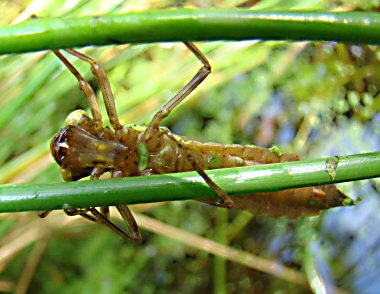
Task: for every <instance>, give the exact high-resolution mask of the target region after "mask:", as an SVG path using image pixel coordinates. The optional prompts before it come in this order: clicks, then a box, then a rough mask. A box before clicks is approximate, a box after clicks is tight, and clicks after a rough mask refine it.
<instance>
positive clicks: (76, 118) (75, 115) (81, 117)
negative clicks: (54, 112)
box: [66, 109, 91, 126]
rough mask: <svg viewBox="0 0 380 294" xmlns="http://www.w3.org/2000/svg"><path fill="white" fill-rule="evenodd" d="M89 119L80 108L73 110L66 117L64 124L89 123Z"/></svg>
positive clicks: (79, 124) (77, 124)
mask: <svg viewBox="0 0 380 294" xmlns="http://www.w3.org/2000/svg"><path fill="white" fill-rule="evenodd" d="M90 121H91V119H90V118H89V116H88V115H87V113H86V111H84V110H82V109H78V110H74V111H73V112H71V113H70V114H69V115H68V117H67V118H66V126H82V125H87V124H89V123H90Z"/></svg>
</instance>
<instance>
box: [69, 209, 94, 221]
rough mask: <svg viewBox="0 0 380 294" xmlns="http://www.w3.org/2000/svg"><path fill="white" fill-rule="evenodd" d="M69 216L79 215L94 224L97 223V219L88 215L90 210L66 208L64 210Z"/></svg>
mask: <svg viewBox="0 0 380 294" xmlns="http://www.w3.org/2000/svg"><path fill="white" fill-rule="evenodd" d="M63 211H64V212H65V213H66V214H67V215H68V216H75V215H79V216H81V217H84V218H85V219H87V220H90V221H92V222H97V220H96V218H94V217H93V216H91V215H89V214H87V212H88V209H79V208H65V209H64V210H63Z"/></svg>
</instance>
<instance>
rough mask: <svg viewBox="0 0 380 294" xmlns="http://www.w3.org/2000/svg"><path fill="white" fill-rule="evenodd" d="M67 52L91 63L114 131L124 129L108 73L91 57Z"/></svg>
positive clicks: (70, 51)
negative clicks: (118, 114)
mask: <svg viewBox="0 0 380 294" xmlns="http://www.w3.org/2000/svg"><path fill="white" fill-rule="evenodd" d="M66 52H68V53H70V54H71V55H74V56H75V57H78V58H79V59H81V60H83V61H85V62H87V63H89V64H90V65H91V71H92V73H93V74H94V76H95V78H96V79H97V81H98V83H99V86H100V89H101V91H102V94H103V99H104V104H105V106H106V110H107V114H108V117H109V119H110V123H111V125H112V127H113V129H114V130H115V131H116V132H117V131H119V130H121V129H122V125H121V124H120V122H119V118H118V116H117V111H116V106H115V99H114V97H113V93H112V89H111V85H110V82H109V80H108V78H107V75H106V73H105V72H104V70H103V68H102V67H101V66H100V64H98V63H97V62H95V61H94V60H93V59H91V58H90V57H88V56H86V55H84V54H82V53H80V52H78V51H76V50H73V49H67V50H66Z"/></svg>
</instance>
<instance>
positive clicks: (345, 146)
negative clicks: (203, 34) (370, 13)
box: [0, 0, 380, 293]
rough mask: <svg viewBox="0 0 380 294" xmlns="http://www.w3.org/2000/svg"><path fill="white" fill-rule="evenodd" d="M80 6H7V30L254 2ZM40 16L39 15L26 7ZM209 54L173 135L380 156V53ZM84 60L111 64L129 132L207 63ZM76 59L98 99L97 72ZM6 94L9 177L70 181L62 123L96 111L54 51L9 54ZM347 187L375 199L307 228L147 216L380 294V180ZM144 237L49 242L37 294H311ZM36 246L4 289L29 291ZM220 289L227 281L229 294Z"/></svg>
mask: <svg viewBox="0 0 380 294" xmlns="http://www.w3.org/2000/svg"><path fill="white" fill-rule="evenodd" d="M378 2H379V1H370V0H369V1H355V0H350V1H349V0H345V1H313V0H308V1H301V0H292V1H281V0H262V1H247V2H245V3H243V4H244V5H245V6H247V5H250V4H251V5H254V6H253V7H252V9H259V8H265V9H276V10H281V9H283V10H288V9H294V10H295V9H298V10H300V9H301V10H315V9H324V10H329V9H337V8H341V9H350V10H359V9H372V10H378V9H379V3H378ZM37 3H40V6H38V5H37ZM71 3H72V2H70V1H67V2H66V1H44V2H43V1H42V2H38V1H3V2H1V4H0V11H7V13H4V14H3V15H4V16H2V18H1V19H0V23H4V24H6V23H10V22H12V21H13V20H14V19H15V18H16V17H18V16H22V15H23V14H22V12H24V13H25V17H29V16H30V14H36V15H38V16H40V17H48V16H51V17H53V16H54V17H59V16H68V15H70V16H79V15H88V14H106V13H119V12H125V11H128V10H130V9H150V8H166V7H174V6H182V5H192V6H195V7H205V6H218V7H235V6H237V5H242V2H239V1H208V2H207V3H206V2H204V1H189V2H187V1H186V2H175V1H145V2H143V4H141V3H140V2H139V1H100V0H98V1H97V0H95V1H86V0H80V1H76V2H75V4H71ZM33 4H34V5H33ZM27 7H29V10H25V9H26V8H27ZM25 11H26V12H25ZM27 12H28V13H29V16H28V15H27V14H28V13H27ZM199 46H200V48H201V50H202V52H204V53H205V55H206V56H207V57H208V59H209V60H210V62H211V65H212V67H213V73H212V74H211V76H210V77H209V78H207V80H206V81H205V82H204V83H203V84H202V85H201V86H200V88H199V90H197V91H196V92H195V93H194V94H192V95H191V98H190V99H188V101H186V102H185V103H183V105H181V106H180V107H178V109H176V110H175V111H174V112H173V114H172V115H171V116H170V117H169V118H167V119H166V120H165V124H166V125H167V126H168V127H169V128H171V129H172V130H173V131H174V132H176V133H178V134H181V135H185V136H189V137H192V138H194V139H198V140H201V141H216V142H221V143H239V144H253V143H254V144H257V145H261V146H270V145H272V144H277V145H279V146H280V147H281V149H282V150H284V151H288V152H295V153H298V154H300V155H301V156H303V157H308V158H309V157H310V158H317V157H322V156H329V155H343V154H352V153H359V152H368V151H376V150H378V149H379V148H378V146H379V143H380V142H379V141H380V140H379V138H380V128H379V127H378V126H379V124H380V114H379V109H380V98H379V93H380V83H379V79H380V76H379V72H380V68H379V67H380V61H379V57H380V54H379V53H380V51H379V49H378V48H377V47H373V46H355V45H345V44H336V43H333V42H328V43H306V42H305V43H288V42H239V43H221V42H215V43H207V44H206V43H205V44H200V45H199ZM82 51H83V52H85V53H86V54H88V55H89V56H91V57H93V58H94V59H95V60H97V61H99V63H101V64H102V65H104V68H105V70H106V72H107V74H108V76H109V79H110V81H111V85H112V88H113V90H114V93H115V96H116V103H117V108H118V110H119V114H120V116H121V118H122V122H123V123H140V124H142V123H147V122H149V120H150V119H151V118H152V116H153V115H154V113H155V111H157V110H158V109H159V107H160V106H161V105H163V104H164V102H165V101H168V99H170V98H171V97H172V96H173V95H174V94H175V92H176V91H178V90H179V89H180V88H181V86H182V85H183V84H184V83H185V81H187V80H189V79H190V78H191V77H192V75H193V74H194V73H195V72H196V70H197V69H198V68H199V67H200V64H198V63H197V61H196V60H195V59H194V58H193V56H192V55H191V54H190V53H189V52H188V51H187V50H186V48H185V47H184V46H183V45H181V44H152V45H135V46H109V47H101V48H86V49H82ZM74 64H75V66H77V68H78V69H79V71H80V72H81V73H83V75H84V76H85V77H86V78H87V79H88V80H89V82H90V83H91V84H92V85H93V87H94V89H95V90H96V91H97V90H98V86H97V84H96V82H95V80H94V78H93V77H92V75H91V73H90V70H89V68H88V67H87V66H86V64H83V63H80V62H78V61H74ZM0 92H1V96H2V99H1V100H0V138H1V148H0V182H3V183H6V182H20V181H28V182H58V181H61V180H60V176H59V172H58V167H57V166H56V165H55V164H53V163H52V162H51V160H50V159H49V155H48V152H49V141H50V138H51V137H52V136H53V134H54V133H55V132H56V131H58V130H59V129H60V128H61V127H63V125H64V119H65V118H66V116H67V115H68V114H69V113H70V111H72V110H75V109H78V108H83V109H87V110H88V107H87V104H86V101H85V99H84V97H83V95H82V93H81V92H80V91H79V89H78V87H77V84H76V81H75V79H74V78H73V77H72V76H71V75H70V74H69V72H68V71H67V70H66V69H65V68H64V66H62V64H60V62H59V61H58V60H57V58H56V57H55V56H54V55H53V54H50V53H48V52H39V53H30V54H23V55H17V56H3V57H1V58H0ZM97 92H98V91H97ZM103 111H104V109H103ZM104 117H105V112H104ZM342 189H344V191H345V192H346V193H347V194H349V195H352V196H354V197H355V196H357V197H358V196H360V197H362V198H363V201H362V202H361V203H360V204H359V205H357V206H356V207H353V208H342V209H336V210H333V211H331V212H327V213H326V214H325V215H323V216H322V217H318V218H309V219H303V220H297V221H293V220H286V219H270V218H267V217H261V216H255V217H253V216H252V215H250V214H247V213H245V212H239V211H235V210H232V211H229V212H228V215H227V217H217V215H216V211H217V210H218V209H216V208H213V207H208V206H206V205H202V204H199V203H190V202H188V203H168V204H166V205H163V206H159V207H155V208H152V209H149V210H148V211H147V212H145V213H146V214H147V215H149V216H152V217H154V218H157V219H159V220H161V221H163V222H166V223H169V224H171V225H173V226H175V227H178V228H181V229H183V230H186V231H191V232H193V233H196V234H198V235H202V236H206V237H208V238H211V239H213V238H214V236H215V231H216V228H220V227H221V226H224V227H226V228H227V229H226V230H224V232H225V234H226V235H225V236H223V232H222V233H221V232H220V231H219V232H218V234H219V237H218V238H219V239H220V240H223V239H225V240H226V242H227V243H229V244H231V245H233V246H234V247H236V248H240V249H243V250H245V251H248V252H250V253H253V254H257V255H260V256H262V257H267V258H273V259H276V260H278V261H280V262H282V263H284V264H286V265H289V266H291V267H293V268H295V269H298V270H300V271H304V272H306V274H307V276H308V278H309V279H310V280H313V279H314V280H315V278H320V279H322V281H324V282H325V284H324V285H328V284H329V283H330V286H333V285H335V286H336V287H340V288H342V289H346V290H348V291H353V292H361V293H374V292H373V289H375V288H374V287H376V286H378V282H377V281H376V273H378V272H377V271H378V270H376V265H377V268H378V265H379V263H380V258H379V256H380V255H379V251H378V249H377V247H378V246H377V244H378V242H379V240H380V235H379V234H374V233H373V232H374V231H376V227H377V225H378V222H379V219H378V217H374V216H376V215H378V213H379V209H380V206H379V191H380V183H379V181H378V180H370V181H363V182H356V183H349V184H345V185H342ZM54 214H58V212H54ZM22 217H23V216H21V217H18V216H16V215H7V216H4V217H2V218H1V222H0V235H1V236H3V238H5V237H6V236H7V235H8V234H10V233H12V230H16V229H17V228H18V227H19V226H21V225H22V224H23V223H22ZM29 217H30V218H31V219H33V218H34V216H29ZM356 222H358V223H360V226H358V225H357V224H356ZM40 226H43V222H40ZM371 229H373V230H371ZM220 234H222V235H220ZM143 236H144V240H145V242H144V244H143V245H140V246H136V245H133V244H129V243H126V242H124V241H123V240H122V239H120V238H119V237H118V236H117V235H114V234H113V233H112V232H110V231H108V230H107V229H106V228H103V227H101V226H97V225H93V224H88V223H87V222H85V221H81V222H77V223H74V224H72V225H70V226H66V227H64V228H60V229H56V230H54V232H53V233H52V235H50V236H49V237H48V239H47V247H46V251H45V252H44V254H43V257H42V259H41V261H40V263H39V265H38V267H37V269H36V272H35V274H34V276H33V279H32V281H31V284H30V286H29V292H30V293H35V292H36V293H52V292H54V293H73V292H78V293H87V292H93V293H123V292H126V293H167V292H176V293H178V292H180V293H193V292H196V291H198V292H199V291H202V292H211V289H214V288H217V289H218V291H220V292H224V291H225V292H228V293H242V292H246V293H273V292H276V291H278V293H281V292H283V293H303V292H304V291H305V289H304V288H301V287H299V286H296V285H293V284H289V283H287V282H285V281H283V280H280V279H278V278H275V277H273V276H271V275H268V274H264V273H260V272H258V271H253V270H251V269H247V268H245V267H244V266H241V265H238V264H235V263H232V262H226V261H222V262H221V263H220V261H219V263H218V266H223V262H224V263H225V267H226V277H225V281H224V277H223V275H224V273H223V271H214V264H213V262H214V261H213V257H212V256H209V255H208V254H207V253H204V252H202V251H199V250H195V249H193V248H188V247H186V246H184V245H182V244H180V243H178V242H175V241H172V240H169V239H167V238H165V237H161V236H159V235H156V234H152V233H149V232H147V231H143ZM215 238H216V236H215ZM3 240H7V239H0V244H2V245H3V243H2V242H4V241H3ZM8 241H9V239H8ZM33 246H34V243H32V244H31V245H29V246H28V247H27V248H26V249H24V250H20V251H18V252H17V254H16V255H15V256H14V257H13V258H12V259H11V261H10V262H8V263H7V264H6V265H5V266H4V265H3V268H1V269H0V271H2V275H1V278H0V281H12V282H14V283H16V284H17V281H18V278H19V275H20V272H21V271H22V269H23V268H24V265H25V263H26V260H27V259H28V256H30V254H31V252H32V248H33ZM364 248H365V249H364ZM0 250H1V247H0ZM370 261H371V262H372V263H370ZM0 263H1V261H0ZM360 264H361V266H360ZM363 265H366V266H367V268H366V267H363ZM326 269H327V270H326ZM368 270H370V271H371V274H368ZM315 272H316V273H318V274H317V276H316V274H315ZM371 277H372V278H371ZM213 283H220V284H218V286H217V287H216V286H215V284H213ZM322 284H323V283H322ZM329 289H331V288H329ZM314 290H315V288H314Z"/></svg>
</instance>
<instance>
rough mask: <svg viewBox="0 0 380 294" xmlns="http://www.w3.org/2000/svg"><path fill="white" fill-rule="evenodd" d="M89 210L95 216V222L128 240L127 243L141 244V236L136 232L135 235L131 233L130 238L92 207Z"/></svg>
mask: <svg viewBox="0 0 380 294" xmlns="http://www.w3.org/2000/svg"><path fill="white" fill-rule="evenodd" d="M89 210H90V211H91V213H92V214H93V215H94V216H95V218H96V219H97V221H98V222H99V223H102V224H104V225H106V226H107V227H109V228H110V229H111V230H112V231H114V232H115V233H116V234H118V235H120V236H121V237H123V238H124V239H126V240H129V241H132V242H135V243H141V241H142V238H141V235H140V232H139V231H137V234H136V233H135V232H131V236H130V235H128V234H127V233H126V232H124V231H123V230H121V229H120V228H119V227H117V226H116V225H115V224H113V223H112V222H111V221H109V220H108V219H107V218H105V217H104V216H103V215H102V214H101V213H100V212H99V211H97V210H96V208H94V207H92V208H90V209H89ZM119 211H120V210H119ZM122 216H123V215H122ZM123 217H124V216H123Z"/></svg>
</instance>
